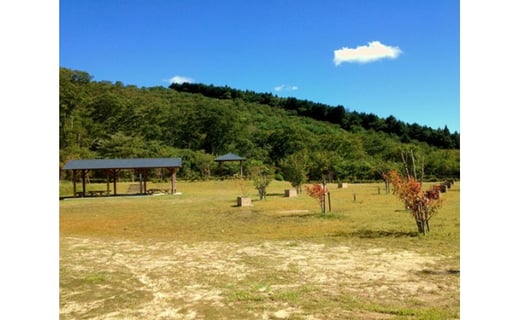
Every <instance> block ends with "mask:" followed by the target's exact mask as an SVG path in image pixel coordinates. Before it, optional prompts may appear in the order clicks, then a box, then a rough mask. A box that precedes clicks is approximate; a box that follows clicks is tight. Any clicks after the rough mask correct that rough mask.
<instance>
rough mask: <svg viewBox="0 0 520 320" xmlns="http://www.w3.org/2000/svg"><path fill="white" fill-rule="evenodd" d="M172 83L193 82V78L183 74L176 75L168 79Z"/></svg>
mask: <svg viewBox="0 0 520 320" xmlns="http://www.w3.org/2000/svg"><path fill="white" fill-rule="evenodd" d="M168 81H169V82H170V83H176V84H183V83H185V82H187V83H192V82H193V79H192V78H188V77H183V76H174V77H173V78H170V79H168Z"/></svg>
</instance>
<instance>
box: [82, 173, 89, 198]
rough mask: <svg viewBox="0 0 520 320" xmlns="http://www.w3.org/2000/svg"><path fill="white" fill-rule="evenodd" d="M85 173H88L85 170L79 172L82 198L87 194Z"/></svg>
mask: <svg viewBox="0 0 520 320" xmlns="http://www.w3.org/2000/svg"><path fill="white" fill-rule="evenodd" d="M87 172H88V170H85V169H83V170H81V187H82V188H83V190H82V191H83V193H82V197H84V196H85V194H86V193H87V183H86V179H87Z"/></svg>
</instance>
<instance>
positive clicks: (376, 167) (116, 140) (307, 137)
mask: <svg viewBox="0 0 520 320" xmlns="http://www.w3.org/2000/svg"><path fill="white" fill-rule="evenodd" d="M59 86H60V89H59V95H60V99H59V104H60V105H59V126H60V128H59V135H60V136H59V146H60V149H59V151H60V167H62V166H63V165H64V164H65V162H66V161H67V160H70V159H95V158H143V157H180V158H182V161H183V168H182V170H180V172H179V174H178V177H179V178H180V179H207V178H210V177H214V176H216V175H218V176H225V175H232V174H233V173H236V172H237V171H236V170H237V168H236V164H234V163H224V164H222V165H220V166H219V165H218V164H217V163H215V161H214V159H215V157H216V156H218V155H222V154H225V153H228V152H233V153H236V154H239V155H240V156H243V157H245V158H247V159H248V161H246V163H245V168H244V169H245V173H246V174H248V173H251V172H252V170H253V169H252V168H253V166H252V165H251V162H254V163H255V165H257V164H258V163H262V164H263V165H265V166H267V167H268V168H269V170H270V172H272V173H273V174H275V175H276V177H277V178H278V179H290V178H293V179H300V180H302V181H306V180H315V181H318V180H322V179H324V178H326V179H328V180H329V181H335V180H343V181H351V182H353V181H366V180H380V179H381V173H382V172H387V171H388V170H390V169H396V168H399V166H400V163H401V157H402V153H403V152H407V151H408V150H413V152H414V154H416V155H417V157H418V159H420V160H421V161H422V162H421V163H422V164H423V167H424V176H425V179H437V178H438V179H441V178H447V177H450V178H458V177H459V174H460V167H459V158H460V150H459V149H458V148H456V147H453V148H451V147H450V148H445V147H439V146H437V145H435V144H430V143H428V142H427V141H421V140H417V139H409V140H407V139H403V136H400V135H398V134H397V133H396V132H392V133H388V132H386V131H384V130H375V129H374V128H371V129H366V128H364V127H363V126H362V125H361V126H355V127H353V128H348V127H347V126H345V124H344V123H343V122H341V123H334V122H333V121H338V120H337V119H345V117H347V116H349V115H352V114H353V112H346V111H344V109H343V108H330V107H327V106H325V105H322V106H323V108H324V110H326V112H325V113H324V114H325V119H323V120H318V119H317V118H316V116H309V115H304V114H303V110H304V109H305V108H304V107H301V106H300V107H297V108H296V109H290V108H289V107H288V106H287V107H280V106H277V107H276V105H274V104H270V103H266V101H267V102H268V101H270V100H269V99H271V100H272V99H274V100H276V99H280V100H281V101H284V102H285V103H286V104H288V105H289V104H290V103H296V104H297V105H299V104H301V105H304V103H303V102H298V100H296V99H292V98H288V99H282V98H278V97H274V96H272V95H269V94H257V93H254V92H249V91H239V90H235V89H231V88H228V89H227V90H228V91H226V92H228V93H224V94H223V95H222V96H221V97H218V98H217V97H210V96H208V94H201V93H200V92H197V93H194V92H187V91H185V90H177V89H175V90H172V88H166V87H161V86H157V87H142V88H138V87H137V86H134V85H124V84H123V83H121V82H119V81H116V82H115V83H113V82H109V81H94V80H93V76H91V75H90V74H89V73H88V72H86V71H79V70H71V69H68V68H63V67H61V68H60V83H59ZM206 87H208V88H210V87H211V86H206ZM219 90H220V89H219ZM217 91H218V90H217ZM240 92H242V93H243V94H246V93H247V94H248V95H250V96H251V98H250V99H246V98H244V96H239V95H238V93H240ZM215 94H216V93H215ZM262 97H263V98H262ZM254 99H264V100H265V101H264V100H262V101H254ZM308 104H309V105H320V104H317V103H310V102H308ZM273 106H275V107H273ZM293 108H294V106H293ZM300 108H303V109H302V111H300ZM309 108H310V107H309ZM313 108H315V107H313ZM327 108H329V109H327ZM311 109H312V108H310V109H308V110H307V112H311ZM341 110H343V111H341ZM314 112H315V113H316V111H314ZM336 113H337V116H334V114H336ZM316 114H317V113H316ZM327 117H328V118H327ZM338 117H339V118H338ZM327 119H328V120H327ZM334 119H336V120H334ZM359 119H362V118H359ZM341 121H343V120H341ZM396 122H397V123H402V122H400V121H397V120H396ZM361 123H363V121H361ZM92 174H95V173H92ZM151 177H152V178H153V177H161V172H160V170H157V171H154V172H152V173H151ZM60 178H70V173H68V172H61V176H60Z"/></svg>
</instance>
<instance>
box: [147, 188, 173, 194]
mask: <svg viewBox="0 0 520 320" xmlns="http://www.w3.org/2000/svg"><path fill="white" fill-rule="evenodd" d="M169 192H170V189H158V188H151V189H148V190H146V193H148V194H156V193H169Z"/></svg>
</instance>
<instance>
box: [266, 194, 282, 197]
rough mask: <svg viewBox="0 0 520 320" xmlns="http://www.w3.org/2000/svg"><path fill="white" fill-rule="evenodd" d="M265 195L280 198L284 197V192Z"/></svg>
mask: <svg viewBox="0 0 520 320" xmlns="http://www.w3.org/2000/svg"><path fill="white" fill-rule="evenodd" d="M266 196H267V197H281V198H284V197H285V193H268V194H266Z"/></svg>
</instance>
